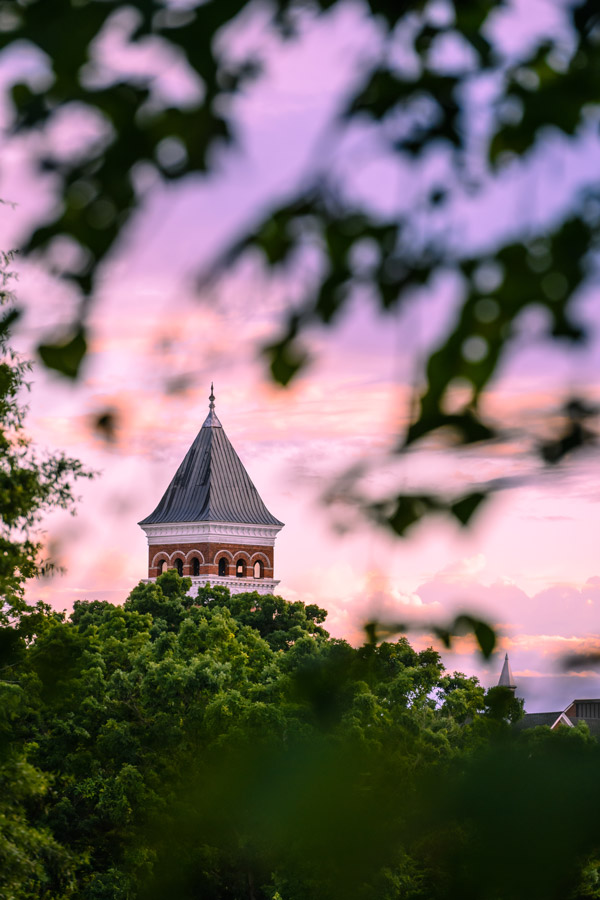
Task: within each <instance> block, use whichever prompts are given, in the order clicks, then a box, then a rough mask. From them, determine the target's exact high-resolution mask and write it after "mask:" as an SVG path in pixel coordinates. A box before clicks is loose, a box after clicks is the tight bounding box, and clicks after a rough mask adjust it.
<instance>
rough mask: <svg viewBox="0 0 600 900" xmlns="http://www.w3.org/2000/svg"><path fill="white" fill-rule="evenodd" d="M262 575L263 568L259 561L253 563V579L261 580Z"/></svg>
mask: <svg viewBox="0 0 600 900" xmlns="http://www.w3.org/2000/svg"><path fill="white" fill-rule="evenodd" d="M263 575H264V566H263V564H262V563H261V561H260V560H259V559H257V560H256V562H255V563H254V577H255V578H262V577H263Z"/></svg>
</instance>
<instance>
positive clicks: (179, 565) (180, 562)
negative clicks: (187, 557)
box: [175, 559, 183, 575]
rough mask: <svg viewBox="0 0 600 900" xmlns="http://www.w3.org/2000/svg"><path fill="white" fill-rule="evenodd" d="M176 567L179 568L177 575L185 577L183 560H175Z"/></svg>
mask: <svg viewBox="0 0 600 900" xmlns="http://www.w3.org/2000/svg"><path fill="white" fill-rule="evenodd" d="M175 565H176V566H177V574H178V575H183V560H182V559H176V560H175Z"/></svg>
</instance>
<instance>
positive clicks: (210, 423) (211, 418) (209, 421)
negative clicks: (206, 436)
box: [202, 381, 223, 428]
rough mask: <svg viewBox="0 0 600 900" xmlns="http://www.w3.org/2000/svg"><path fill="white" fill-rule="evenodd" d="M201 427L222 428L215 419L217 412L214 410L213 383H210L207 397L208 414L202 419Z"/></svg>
mask: <svg viewBox="0 0 600 900" xmlns="http://www.w3.org/2000/svg"><path fill="white" fill-rule="evenodd" d="M202 427H203V428H222V427H223V426H222V425H221V423H220V422H219V420H218V419H217V414H216V412H215V390H214V387H213V383H212V381H211V383H210V396H209V398H208V415H207V417H206V419H205V420H204V424H203V425H202Z"/></svg>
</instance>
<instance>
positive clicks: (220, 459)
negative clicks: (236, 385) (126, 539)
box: [139, 385, 283, 526]
mask: <svg viewBox="0 0 600 900" xmlns="http://www.w3.org/2000/svg"><path fill="white" fill-rule="evenodd" d="M209 399H210V406H209V412H208V416H207V417H206V419H205V421H204V424H203V425H202V428H201V429H200V431H199V432H198V435H197V437H196V439H195V441H194V442H193V444H192V446H191V447H190V449H189V450H188V452H187V454H186V456H185V458H184V460H183V462H182V463H181V465H180V466H179V468H178V469H177V472H176V473H175V476H174V478H173V480H172V481H171V483H170V485H169V486H168V488H167V490H166V491H165V493H164V494H163V497H162V499H161V500H160V503H159V504H158V506H157V507H156V509H155V510H154V511H153V512H152V513H150V515H149V516H146V518H145V519H142V521H141V522H139V524H140V525H141V526H144V525H158V524H167V523H169V524H170V523H177V522H232V523H239V524H248V525H279V526H282V525H283V522H280V521H279V519H276V518H275V516H274V515H272V514H271V513H270V512H269V510H268V509H267V507H266V506H265V504H264V503H263V501H262V500H261V497H260V494H259V493H258V491H257V490H256V488H255V486H254V484H253V483H252V481H251V479H250V476H249V475H248V473H247V472H246V469H245V468H244V466H243V464H242V461H241V460H240V458H239V456H238V455H237V453H236V452H235V450H234V449H233V447H232V446H231V443H230V442H229V439H228V437H227V435H226V434H225V430H224V428H223V426H222V425H221V423H220V422H219V419H218V418H217V415H216V413H215V403H214V400H215V398H214V393H213V388H212V385H211V392H210V398H209Z"/></svg>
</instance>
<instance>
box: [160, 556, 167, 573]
mask: <svg viewBox="0 0 600 900" xmlns="http://www.w3.org/2000/svg"><path fill="white" fill-rule="evenodd" d="M166 565H167V561H166V559H161V560H159V563H158V574H159V575H162V573H163V572H164V571H165V566H166Z"/></svg>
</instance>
